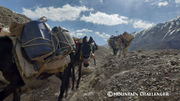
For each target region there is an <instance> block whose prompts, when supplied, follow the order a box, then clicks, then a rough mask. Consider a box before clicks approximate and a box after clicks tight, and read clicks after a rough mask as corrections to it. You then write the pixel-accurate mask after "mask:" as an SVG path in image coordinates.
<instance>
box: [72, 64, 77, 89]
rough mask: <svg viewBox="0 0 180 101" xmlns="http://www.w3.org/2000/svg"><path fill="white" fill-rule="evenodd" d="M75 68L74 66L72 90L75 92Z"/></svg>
mask: <svg viewBox="0 0 180 101" xmlns="http://www.w3.org/2000/svg"><path fill="white" fill-rule="evenodd" d="M75 79H76V78H75V66H74V65H73V66H72V90H73V91H74V82H75Z"/></svg>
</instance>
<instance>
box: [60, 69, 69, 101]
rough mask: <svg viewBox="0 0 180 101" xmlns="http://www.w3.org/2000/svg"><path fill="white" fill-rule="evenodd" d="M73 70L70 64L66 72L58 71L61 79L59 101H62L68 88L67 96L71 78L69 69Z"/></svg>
mask: <svg viewBox="0 0 180 101" xmlns="http://www.w3.org/2000/svg"><path fill="white" fill-rule="evenodd" d="M70 70H71V68H70V66H68V67H66V69H65V71H64V73H58V75H57V77H58V78H60V79H61V82H62V83H61V86H60V94H59V97H58V101H62V98H63V96H64V92H65V90H66V96H67V91H68V86H69V78H70V74H68V73H69V71H70Z"/></svg>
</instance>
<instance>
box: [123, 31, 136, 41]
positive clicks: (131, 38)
mask: <svg viewBox="0 0 180 101" xmlns="http://www.w3.org/2000/svg"><path fill="white" fill-rule="evenodd" d="M122 38H123V39H125V41H127V42H128V43H129V42H131V41H132V40H133V38H134V37H133V35H131V34H129V33H127V32H126V31H125V32H124V33H123V35H122Z"/></svg>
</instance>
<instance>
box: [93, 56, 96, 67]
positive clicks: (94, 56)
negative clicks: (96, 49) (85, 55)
mask: <svg viewBox="0 0 180 101" xmlns="http://www.w3.org/2000/svg"><path fill="white" fill-rule="evenodd" d="M93 59H94V65H95V66H96V58H95V56H94V55H93Z"/></svg>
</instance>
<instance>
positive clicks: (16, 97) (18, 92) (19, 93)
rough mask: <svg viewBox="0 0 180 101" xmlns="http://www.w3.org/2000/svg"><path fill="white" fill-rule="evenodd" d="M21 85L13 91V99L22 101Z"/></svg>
mask: <svg viewBox="0 0 180 101" xmlns="http://www.w3.org/2000/svg"><path fill="white" fill-rule="evenodd" d="M20 96H21V87H20V88H19V89H17V90H15V91H14V92H13V101H20Z"/></svg>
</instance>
